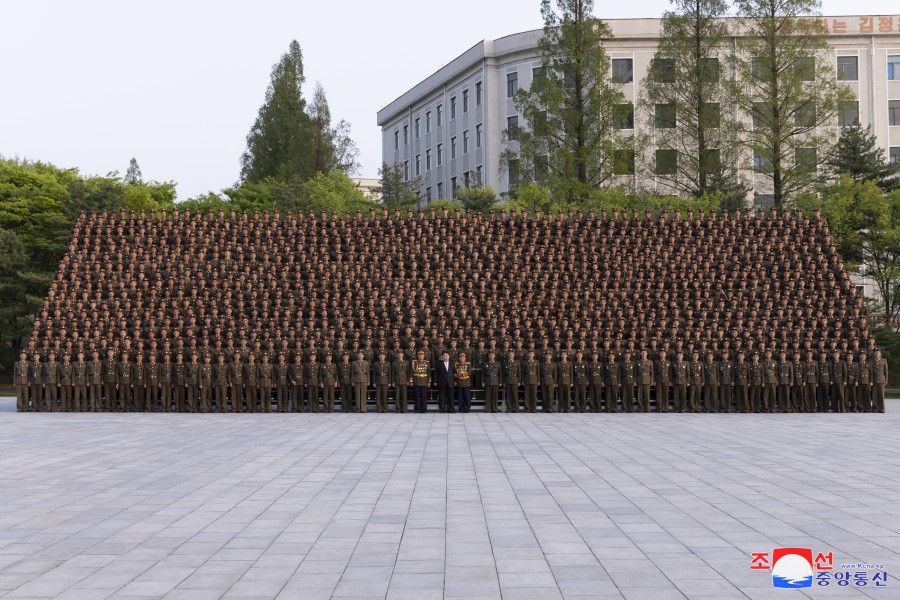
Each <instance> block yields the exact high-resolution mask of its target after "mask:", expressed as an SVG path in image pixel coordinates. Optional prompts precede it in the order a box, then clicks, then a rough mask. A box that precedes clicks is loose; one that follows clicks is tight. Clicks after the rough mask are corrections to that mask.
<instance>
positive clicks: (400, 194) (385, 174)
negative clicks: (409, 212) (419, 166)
mask: <svg viewBox="0 0 900 600" xmlns="http://www.w3.org/2000/svg"><path fill="white" fill-rule="evenodd" d="M404 171H405V169H404V166H403V165H402V164H400V163H394V164H393V165H389V164H387V163H381V168H380V169H378V176H379V177H381V187H380V188H379V189H378V190H376V191H377V192H380V193H381V203H382V204H383V205H384V206H386V207H387V208H388V209H389V210H391V211H393V210H394V209H397V208H411V207H414V206H416V205H418V203H419V199H420V198H419V188H421V187H422V180H421V178H420V177H416V178H415V179H410V180H408V181H407V179H406V173H405V172H404Z"/></svg>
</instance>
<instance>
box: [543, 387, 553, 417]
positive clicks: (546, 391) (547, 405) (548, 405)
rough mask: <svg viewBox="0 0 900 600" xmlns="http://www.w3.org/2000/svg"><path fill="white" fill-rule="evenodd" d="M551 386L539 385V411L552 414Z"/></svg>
mask: <svg viewBox="0 0 900 600" xmlns="http://www.w3.org/2000/svg"><path fill="white" fill-rule="evenodd" d="M553 405H554V402H553V384H549V385H548V384H541V411H542V412H545V413H552V412H553Z"/></svg>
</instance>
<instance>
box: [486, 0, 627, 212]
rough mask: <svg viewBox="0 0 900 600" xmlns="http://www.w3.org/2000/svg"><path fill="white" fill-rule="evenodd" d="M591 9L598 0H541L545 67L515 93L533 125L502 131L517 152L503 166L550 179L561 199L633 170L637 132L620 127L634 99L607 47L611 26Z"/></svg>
mask: <svg viewBox="0 0 900 600" xmlns="http://www.w3.org/2000/svg"><path fill="white" fill-rule="evenodd" d="M593 8H594V3H593V0H542V2H541V15H542V16H543V18H544V33H543V36H542V37H541V39H540V40H539V42H538V50H539V52H540V57H541V68H540V74H539V76H538V77H536V78H535V79H534V81H533V82H532V84H531V87H530V88H529V89H527V90H525V89H520V90H518V92H517V93H516V95H515V100H514V101H515V105H516V108H517V109H518V111H519V115H521V117H520V118H524V120H525V121H526V122H527V127H526V126H525V124H524V123H523V124H521V125H519V126H513V127H510V128H509V129H507V130H506V132H505V134H504V137H505V138H506V140H507V141H514V140H517V143H518V151H517V152H516V151H515V150H514V149H511V150H508V151H506V152H504V153H503V154H502V156H501V172H506V173H510V174H511V177H510V179H511V180H513V181H515V180H517V179H518V180H519V181H521V182H522V183H525V182H529V181H534V182H538V183H541V184H543V185H546V186H547V187H548V188H550V189H551V190H552V193H553V196H554V198H556V199H557V201H559V202H563V201H565V202H578V201H583V200H584V199H585V198H587V197H588V196H589V195H590V193H591V190H592V189H594V188H597V187H602V186H607V185H610V184H611V183H612V182H613V181H614V180H615V175H616V174H617V173H621V174H627V173H629V172H633V166H634V165H633V163H634V147H633V139H632V138H631V137H630V136H628V137H624V136H622V135H621V133H620V131H619V129H618V127H617V125H618V126H620V127H624V126H623V124H622V123H620V122H619V121H621V120H622V119H623V118H627V115H625V113H627V112H628V106H627V105H626V103H625V100H624V96H623V95H622V92H621V91H620V89H619V88H620V84H619V83H616V82H613V81H611V80H610V65H611V63H610V60H609V57H608V56H607V54H606V51H605V49H604V42H605V41H606V40H608V39H609V38H611V37H612V32H611V31H610V29H609V27H608V26H607V25H606V23H604V22H603V21H601V20H600V19H597V18H596V17H594V16H593V14H592V11H593ZM632 127H633V125H632ZM629 167H630V168H629ZM513 187H515V185H514V186H513ZM513 191H514V190H513Z"/></svg>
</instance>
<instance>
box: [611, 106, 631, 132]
mask: <svg viewBox="0 0 900 600" xmlns="http://www.w3.org/2000/svg"><path fill="white" fill-rule="evenodd" d="M613 127H614V128H615V129H634V105H633V104H631V103H630V102H629V103H628V104H617V105H616V106H615V107H614V108H613Z"/></svg>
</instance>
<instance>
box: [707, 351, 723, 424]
mask: <svg viewBox="0 0 900 600" xmlns="http://www.w3.org/2000/svg"><path fill="white" fill-rule="evenodd" d="M703 410H704V412H708V413H714V412H718V411H719V365H718V364H717V363H716V361H715V356H714V355H713V353H712V352H708V353H707V354H706V362H705V363H704V364H703Z"/></svg>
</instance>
